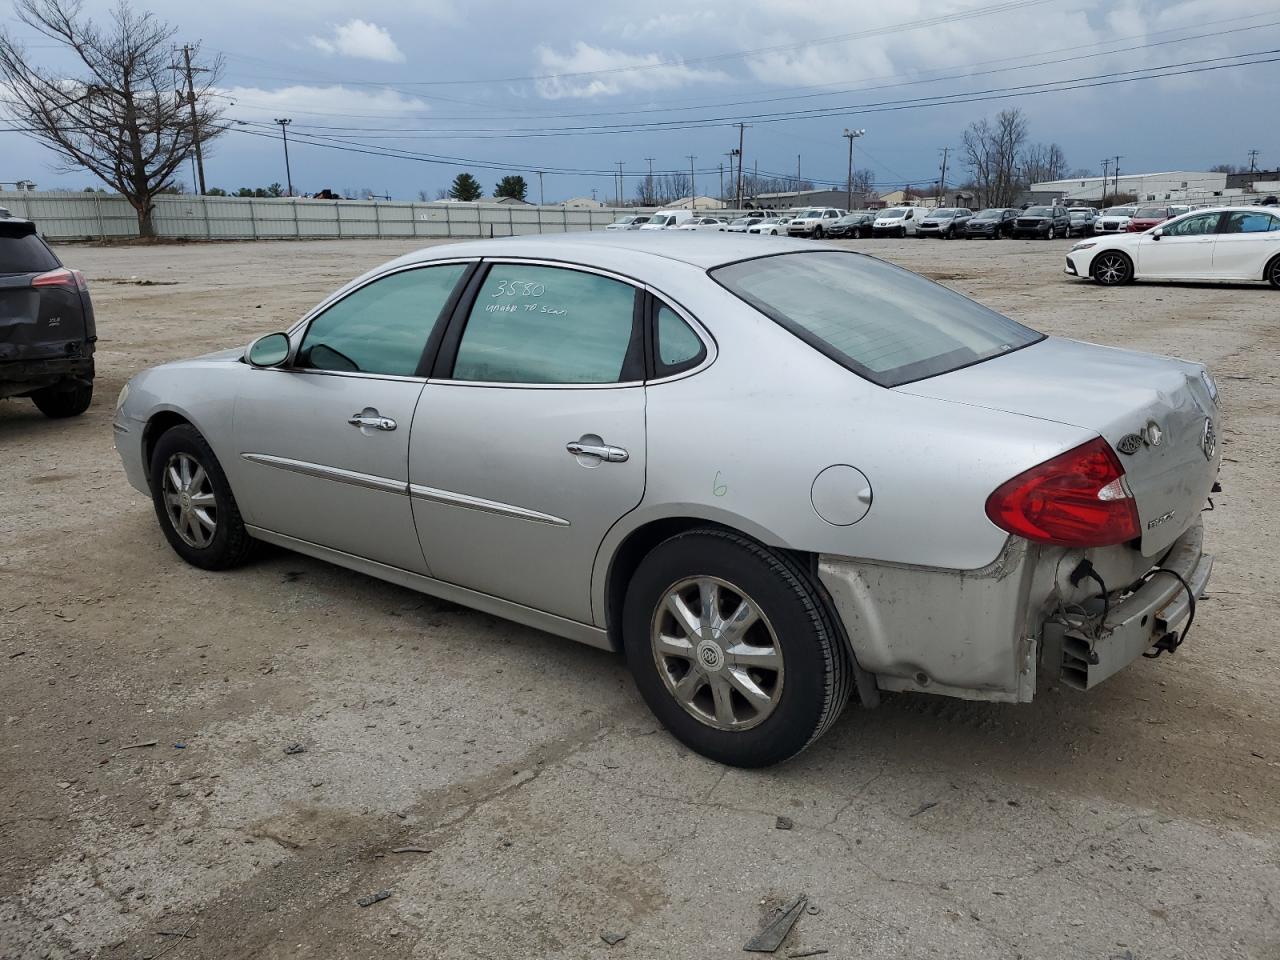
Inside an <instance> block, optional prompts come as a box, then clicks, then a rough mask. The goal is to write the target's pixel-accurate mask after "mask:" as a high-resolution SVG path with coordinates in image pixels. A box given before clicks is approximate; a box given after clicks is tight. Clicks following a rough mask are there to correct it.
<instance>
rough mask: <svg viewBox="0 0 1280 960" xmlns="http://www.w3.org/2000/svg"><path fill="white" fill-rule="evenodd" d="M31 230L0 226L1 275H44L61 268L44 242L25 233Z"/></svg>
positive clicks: (5, 225) (33, 235)
mask: <svg viewBox="0 0 1280 960" xmlns="http://www.w3.org/2000/svg"><path fill="white" fill-rule="evenodd" d="M30 229H31V228H30V227H27V226H26V225H25V224H24V225H23V228H21V229H19V228H17V227H13V226H9V225H7V224H0V273H44V272H45V271H46V270H57V269H58V267H59V266H61V264H59V263H58V258H57V257H55V256H54V255H53V254H52V253H50V252H49V248H48V247H46V246H45V245H44V241H43V240H41V239H40V238H39V237H37V236H36V235H35V234H34V233H25V231H26V230H30ZM24 233H25V235H23V234H24Z"/></svg>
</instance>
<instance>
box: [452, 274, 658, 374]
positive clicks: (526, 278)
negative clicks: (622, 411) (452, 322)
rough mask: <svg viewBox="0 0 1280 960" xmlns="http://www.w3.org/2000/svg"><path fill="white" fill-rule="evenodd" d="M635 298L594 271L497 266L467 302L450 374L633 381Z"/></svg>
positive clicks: (636, 346)
mask: <svg viewBox="0 0 1280 960" xmlns="http://www.w3.org/2000/svg"><path fill="white" fill-rule="evenodd" d="M635 300H636V291H635V288H634V287H632V286H630V285H629V284H626V283H623V282H621V281H619V280H613V279H610V278H609V277H602V276H600V275H598V274H594V273H584V272H582V271H580V270H569V269H565V268H563V267H540V266H525V265H523V264H516V263H499V264H495V265H494V266H493V268H492V269H491V270H490V271H489V275H488V276H487V277H485V280H484V283H483V284H482V285H481V287H480V292H479V293H478V294H477V295H476V301H475V304H474V305H473V306H472V307H471V315H470V316H469V317H468V318H467V326H466V329H464V330H463V333H462V340H461V342H460V343H459V344H458V355H457V359H456V360H455V361H454V366H453V378H454V379H455V380H471V381H484V382H490V383H564V384H581V383H619V382H621V381H623V380H630V379H639V375H638V372H637V371H636V369H635V367H634V365H635V364H636V363H637V362H639V363H640V364H641V369H642V366H643V361H642V359H640V358H642V346H641V343H640V342H639V340H638V338H636V337H635V336H634V335H633V334H634V330H635ZM624 374H625V375H624Z"/></svg>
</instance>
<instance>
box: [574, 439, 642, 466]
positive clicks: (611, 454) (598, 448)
mask: <svg viewBox="0 0 1280 960" xmlns="http://www.w3.org/2000/svg"><path fill="white" fill-rule="evenodd" d="M564 448H565V449H566V450H568V451H569V452H570V453H571V454H573V455H574V456H575V457H595V458H597V459H599V460H604V461H606V462H608V463H626V462H627V460H628V459H630V457H631V454H629V453H627V451H626V450H624V449H623V448H622V447H614V446H611V445H609V444H607V443H583V442H582V441H581V440H570V441H569V442H568V443H566V444H565V445H564Z"/></svg>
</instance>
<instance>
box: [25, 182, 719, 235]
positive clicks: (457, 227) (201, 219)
mask: <svg viewBox="0 0 1280 960" xmlns="http://www.w3.org/2000/svg"><path fill="white" fill-rule="evenodd" d="M155 205H156V206H155V211H154V213H153V215H152V222H153V223H154V224H155V230H156V235H157V236H160V237H173V238H185V239H189V240H288V239H326V238H333V239H336V238H344V237H350V238H361V239H371V238H388V239H393V238H400V237H422V238H431V237H507V236H517V235H524V234H532V233H568V232H572V231H577V230H602V229H604V227H605V226H606V225H608V224H610V223H613V221H615V220H616V219H618V217H620V216H622V215H624V214H630V213H637V212H639V211H637V210H636V209H634V208H629V209H626V210H617V209H613V208H597V209H592V210H570V209H566V208H564V207H560V206H546V207H539V206H531V205H526V204H501V203H483V202H481V203H411V202H408V201H400V200H304V199H300V198H292V199H291V198H287V197H283V198H279V199H257V198H254V199H250V198H247V197H198V196H163V197H157V198H156V200H155ZM0 207H7V208H8V209H9V212H10V213H12V214H13V215H14V216H15V217H25V218H28V219H30V220H34V221H35V222H36V225H37V227H38V229H39V231H40V233H41V235H42V236H44V237H45V238H46V239H49V240H99V239H102V240H106V239H117V238H126V237H136V236H137V235H138V218H137V215H136V214H135V213H134V211H133V207H131V206H130V205H129V202H128V201H127V200H125V199H124V197H121V196H117V195H112V194H101V193H61V192H41V193H12V192H0ZM706 212H708V213H716V214H718V215H721V216H724V215H726V214H730V213H731V211H724V210H718V211H706Z"/></svg>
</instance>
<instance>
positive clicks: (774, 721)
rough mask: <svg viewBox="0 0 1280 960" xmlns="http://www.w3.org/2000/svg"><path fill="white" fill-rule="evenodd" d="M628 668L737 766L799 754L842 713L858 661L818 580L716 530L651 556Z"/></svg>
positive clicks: (697, 740) (662, 712) (669, 715)
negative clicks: (819, 591)
mask: <svg viewBox="0 0 1280 960" xmlns="http://www.w3.org/2000/svg"><path fill="white" fill-rule="evenodd" d="M623 643H624V646H625V648H626V655H627V663H628V665H629V666H630V668H631V672H632V674H633V675H634V676H635V680H636V685H637V686H638V687H639V689H640V693H641V695H642V696H643V697H644V699H645V702H646V703H648V705H649V708H650V709H651V710H652V711H653V712H654V714H655V715H656V716H657V717H658V719H660V720H661V721H662V722H663V724H665V725H666V727H667V729H668V730H670V731H671V733H672V734H674V735H675V736H676V738H677V739H679V740H680V741H681V742H682V743H684V744H685V745H686V746H688V747H689V748H690V749H692V750H696V751H697V752H698V753H700V754H702V755H703V756H706V757H709V758H711V759H712V760H716V761H718V762H720V763H727V764H730V765H732V766H738V767H763V766H768V765H769V764H773V763H779V762H781V761H783V760H786V759H788V758H789V757H792V756H794V755H795V754H797V753H799V752H800V751H801V750H803V749H804V748H805V747H807V746H808V745H809V744H810V743H812V742H813V741H814V740H816V739H817V738H818V737H819V736H821V735H822V734H823V733H824V732H826V730H827V728H828V727H830V726H831V724H832V723H833V722H834V721H835V719H836V717H838V716H839V715H840V712H841V711H842V710H843V709H844V706H845V704H846V703H847V702H848V699H849V695H850V691H851V689H852V684H853V665H852V663H851V660H850V656H849V653H848V651H847V650H846V649H845V646H844V641H843V639H842V638H841V636H840V635H839V633H838V632H837V631H836V629H835V627H834V625H833V623H832V621H831V619H830V614H829V613H828V612H827V609H826V607H825V606H824V604H823V602H822V600H821V598H820V597H819V596H818V594H817V591H816V590H815V588H814V587H813V585H812V584H811V583H810V581H809V579H808V575H807V574H806V573H805V572H804V571H803V570H802V569H801V568H800V567H799V566H797V565H796V564H795V563H794V561H792V560H791V559H790V558H788V557H786V556H784V555H782V554H779V553H776V552H774V551H772V550H770V549H768V548H766V547H763V546H761V545H759V544H757V543H754V542H753V541H751V540H748V539H746V538H745V537H742V536H739V535H738V534H735V533H732V532H729V531H726V530H718V529H712V528H708V529H702V530H693V531H690V532H688V533H683V534H679V535H678V536H675V537H672V538H671V539H669V540H666V541H664V542H663V543H661V544H659V545H658V546H657V547H655V548H654V549H653V550H652V551H651V552H650V553H649V554H648V556H646V557H645V558H644V560H642V561H641V563H640V566H639V567H638V568H637V570H636V573H635V575H634V576H633V577H632V580H631V584H630V586H629V587H628V590H627V597H626V603H625V606H624V612H623Z"/></svg>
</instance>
